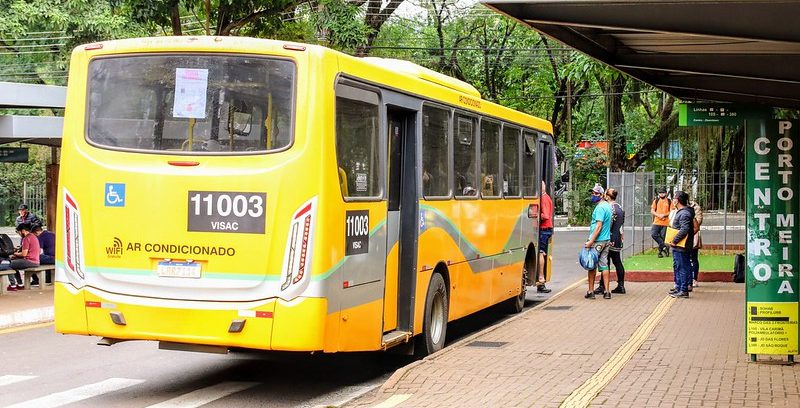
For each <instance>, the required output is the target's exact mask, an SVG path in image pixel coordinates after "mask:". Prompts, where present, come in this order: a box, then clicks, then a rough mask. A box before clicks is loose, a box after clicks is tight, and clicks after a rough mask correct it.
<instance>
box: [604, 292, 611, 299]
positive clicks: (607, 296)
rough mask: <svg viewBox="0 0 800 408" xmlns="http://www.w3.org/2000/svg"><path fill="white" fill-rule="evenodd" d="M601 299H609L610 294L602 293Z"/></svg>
mask: <svg viewBox="0 0 800 408" xmlns="http://www.w3.org/2000/svg"><path fill="white" fill-rule="evenodd" d="M603 299H611V292H606V293H603Z"/></svg>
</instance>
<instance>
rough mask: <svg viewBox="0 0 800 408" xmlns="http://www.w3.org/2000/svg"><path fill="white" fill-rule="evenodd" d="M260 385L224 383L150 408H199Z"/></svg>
mask: <svg viewBox="0 0 800 408" xmlns="http://www.w3.org/2000/svg"><path fill="white" fill-rule="evenodd" d="M258 384H259V383H256V382H222V383H219V384H216V385H212V386H210V387H206V388H201V389H199V390H196V391H192V392H190V393H188V394H183V395H181V396H179V397H175V398H173V399H171V400H167V401H164V402H161V403H158V404H155V405H151V406H149V407H148V408H194V407H199V406H202V405H205V404H208V403H209V402H212V401H215V400H218V399H220V398H222V397H227V396H228V395H231V394H233V393H237V392H239V391H244V390H246V389H248V388H251V387H254V386H256V385H258Z"/></svg>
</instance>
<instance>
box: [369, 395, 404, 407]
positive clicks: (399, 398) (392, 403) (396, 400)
mask: <svg viewBox="0 0 800 408" xmlns="http://www.w3.org/2000/svg"><path fill="white" fill-rule="evenodd" d="M411 395H413V394H396V395H392V396H391V397H389V399H387V400H386V401H383V402H381V403H380V404H378V405H375V406H374V407H372V408H392V407H396V406H398V405H400V404H402V403H403V402H405V400H407V399H409V398H411Z"/></svg>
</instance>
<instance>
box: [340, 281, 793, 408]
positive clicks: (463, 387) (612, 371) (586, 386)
mask: <svg viewBox="0 0 800 408" xmlns="http://www.w3.org/2000/svg"><path fill="white" fill-rule="evenodd" d="M671 287H672V284H671V283H667V282H652V283H643V282H630V283H627V284H626V289H627V290H628V293H627V294H624V295H614V296H613V298H612V299H610V300H605V299H603V298H602V296H598V297H597V298H596V299H594V300H587V299H584V297H583V295H584V294H585V293H586V282H585V280H583V281H581V282H579V283H576V284H574V285H572V286H570V287H569V288H567V289H565V290H564V291H562V292H560V293H558V294H557V295H555V296H553V297H552V298H551V299H549V300H548V301H546V302H543V303H542V304H540V305H537V306H536V307H534V308H531V309H529V310H526V311H524V312H523V313H522V314H520V315H517V316H514V317H512V318H510V319H508V320H505V321H504V322H502V323H500V324H498V325H495V326H492V327H490V328H487V329H485V330H483V331H481V332H479V333H476V334H474V335H472V336H470V337H468V338H465V339H462V340H459V341H458V342H456V343H454V344H450V345H448V346H447V347H445V349H444V350H442V351H441V352H438V353H436V354H433V355H431V356H428V357H426V358H424V359H422V360H418V361H416V362H414V363H412V364H410V365H408V366H405V367H402V368H400V369H399V370H397V371H396V372H395V373H394V374H393V375H392V376H391V377H390V378H389V380H387V381H386V382H385V383H384V384H383V385H382V386H380V387H379V388H377V389H375V390H372V391H370V392H368V393H366V394H364V395H362V396H360V397H358V398H356V399H354V400H351V401H350V402H348V403H346V404H345V405H344V406H345V407H374V408H390V407H585V406H593V407H594V406H597V407H765V406H769V407H798V406H800V365H787V364H786V362H787V361H788V358H787V356H759V362H758V363H753V362H750V356H749V355H747V354H745V352H744V323H745V321H744V320H745V317H744V316H745V311H744V307H745V306H744V305H745V301H744V285H743V284H736V283H723V282H709V283H701V285H700V286H699V287H697V288H696V289H695V290H694V291H693V292H692V293H691V297H690V298H688V299H674V298H671V297H669V296H668V294H667V292H668V290H669V289H670V288H671Z"/></svg>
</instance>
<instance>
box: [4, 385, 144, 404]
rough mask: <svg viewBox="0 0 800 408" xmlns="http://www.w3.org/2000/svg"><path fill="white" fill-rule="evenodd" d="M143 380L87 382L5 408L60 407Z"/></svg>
mask: <svg viewBox="0 0 800 408" xmlns="http://www.w3.org/2000/svg"><path fill="white" fill-rule="evenodd" d="M143 382H144V380H136V379H131V378H109V379H107V380H105V381H100V382H97V383H94V384H87V385H84V386H81V387H77V388H73V389H71V390H67V391H63V392H58V393H55V394H50V395H48V396H46V397H41V398H37V399H33V400H29V401H23V402H20V403H18V404H14V405H11V406H8V407H6V408H50V407H60V406H62V405H67V404H71V403H73V402H78V401H83V400H85V399H89V398H92V397H96V396H98V395H102V394H105V393H109V392H113V391H118V390H121V389H123V388H127V387H130V386H132V385H136V384H141V383H143Z"/></svg>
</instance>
